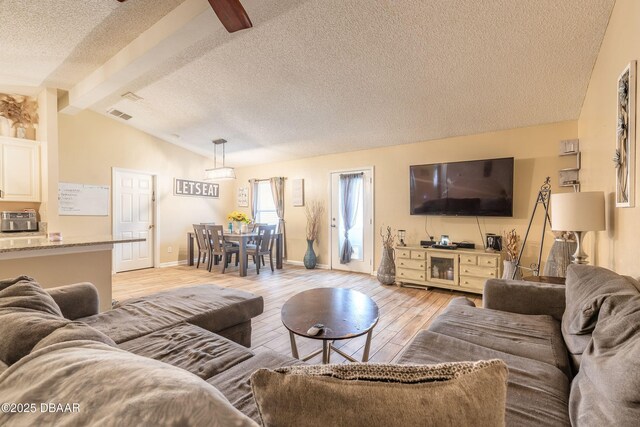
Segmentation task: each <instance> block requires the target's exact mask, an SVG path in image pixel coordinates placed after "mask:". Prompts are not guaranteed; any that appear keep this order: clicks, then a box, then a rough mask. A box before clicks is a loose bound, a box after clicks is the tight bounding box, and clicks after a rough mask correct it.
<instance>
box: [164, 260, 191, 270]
mask: <svg viewBox="0 0 640 427" xmlns="http://www.w3.org/2000/svg"><path fill="white" fill-rule="evenodd" d="M179 265H187V260H186V259H183V260H180V261H169V262H161V263H160V264H159V265H158V268H166V267H177V266H179Z"/></svg>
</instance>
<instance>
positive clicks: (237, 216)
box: [227, 211, 251, 233]
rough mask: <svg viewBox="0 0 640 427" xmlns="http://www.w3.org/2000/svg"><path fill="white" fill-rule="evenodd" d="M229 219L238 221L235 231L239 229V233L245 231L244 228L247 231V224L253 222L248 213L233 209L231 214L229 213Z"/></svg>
mask: <svg viewBox="0 0 640 427" xmlns="http://www.w3.org/2000/svg"><path fill="white" fill-rule="evenodd" d="M227 220H228V221H233V222H235V223H236V226H235V227H234V231H237V232H238V233H240V232H243V228H244V232H246V231H247V225H248V224H249V223H251V219H250V218H249V216H248V215H247V214H246V213H244V212H238V211H233V212H231V213H230V214H229V215H227Z"/></svg>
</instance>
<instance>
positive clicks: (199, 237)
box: [193, 224, 209, 268]
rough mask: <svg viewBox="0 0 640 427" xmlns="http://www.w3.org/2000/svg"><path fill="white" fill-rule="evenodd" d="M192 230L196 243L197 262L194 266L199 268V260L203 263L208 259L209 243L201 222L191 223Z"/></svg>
mask: <svg viewBox="0 0 640 427" xmlns="http://www.w3.org/2000/svg"><path fill="white" fill-rule="evenodd" d="M193 232H194V233H195V235H196V244H197V245H198V263H197V264H196V268H200V261H201V260H202V263H203V264H204V262H205V260H208V255H209V245H208V244H207V235H206V232H205V229H204V225H202V224H193Z"/></svg>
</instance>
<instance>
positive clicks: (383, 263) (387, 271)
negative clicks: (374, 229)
mask: <svg viewBox="0 0 640 427" xmlns="http://www.w3.org/2000/svg"><path fill="white" fill-rule="evenodd" d="M395 281H396V263H395V261H394V260H393V248H382V260H380V265H379V266H378V282H380V283H382V284H383V285H393V284H394V283H395Z"/></svg>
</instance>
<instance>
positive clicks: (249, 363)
mask: <svg viewBox="0 0 640 427" xmlns="http://www.w3.org/2000/svg"><path fill="white" fill-rule="evenodd" d="M302 364H304V363H303V362H301V361H299V360H298V359H294V358H292V357H289V356H285V355H283V354H279V353H275V352H272V351H264V352H260V353H256V355H255V356H253V357H252V358H250V359H247V360H245V361H244V362H242V363H239V364H237V365H236V366H234V367H233V368H231V369H229V370H226V371H224V372H222V373H221V374H219V375H216V376H215V377H212V378H209V379H208V380H207V382H208V383H209V384H211V385H213V386H214V387H215V388H217V389H218V390H220V391H221V392H222V394H224V396H225V397H226V398H227V399H229V402H231V404H232V405H233V406H234V407H235V408H236V409H238V410H240V411H242V413H244V414H245V415H247V416H248V417H250V418H252V419H253V420H254V421H255V422H257V423H260V414H259V413H258V407H257V406H256V402H255V399H254V398H253V391H252V390H251V382H250V377H251V374H253V373H254V372H255V371H257V370H258V369H261V368H267V369H276V368H280V367H283V366H293V365H302Z"/></svg>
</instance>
